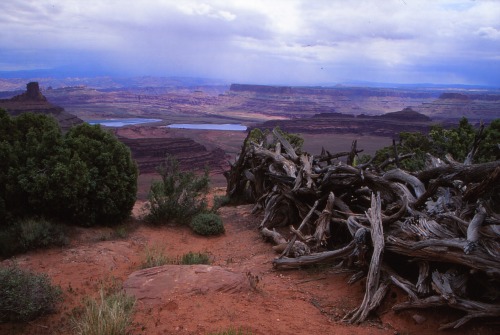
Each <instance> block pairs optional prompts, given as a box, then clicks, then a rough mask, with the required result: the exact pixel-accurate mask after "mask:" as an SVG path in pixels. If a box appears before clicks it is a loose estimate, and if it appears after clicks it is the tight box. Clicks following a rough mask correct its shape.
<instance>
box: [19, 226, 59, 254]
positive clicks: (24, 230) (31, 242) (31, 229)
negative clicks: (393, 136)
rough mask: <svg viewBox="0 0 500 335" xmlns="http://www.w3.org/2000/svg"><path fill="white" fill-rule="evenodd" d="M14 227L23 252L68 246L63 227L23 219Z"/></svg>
mask: <svg viewBox="0 0 500 335" xmlns="http://www.w3.org/2000/svg"><path fill="white" fill-rule="evenodd" d="M16 226H17V227H18V229H19V243H20V245H21V247H22V249H23V251H27V250H32V249H37V248H44V247H48V246H63V245H66V244H68V239H67V237H66V234H65V233H64V229H63V226H61V225H58V224H54V223H52V222H50V221H47V220H45V219H25V220H22V221H21V222H20V223H19V224H18V225H16Z"/></svg>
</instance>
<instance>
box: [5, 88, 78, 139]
mask: <svg viewBox="0 0 500 335" xmlns="http://www.w3.org/2000/svg"><path fill="white" fill-rule="evenodd" d="M0 108H3V109H5V110H6V111H7V113H9V114H10V115H12V116H17V115H20V114H22V113H36V114H46V115H51V116H53V117H54V118H55V119H56V120H57V122H58V123H59V126H60V127H61V129H62V130H63V131H67V130H68V129H69V128H71V127H72V126H74V125H77V124H80V123H83V120H81V119H79V118H78V117H76V116H75V115H73V114H70V113H68V112H66V111H65V110H64V108H62V107H59V106H56V105H53V104H51V103H49V102H48V101H47V98H46V97H45V96H43V94H42V93H41V92H40V87H39V85H38V83H37V82H31V83H28V84H27V85H26V92H25V93H22V94H19V95H16V96H15V97H13V98H11V99H0Z"/></svg>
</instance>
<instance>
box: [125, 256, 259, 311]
mask: <svg viewBox="0 0 500 335" xmlns="http://www.w3.org/2000/svg"><path fill="white" fill-rule="evenodd" d="M123 288H124V290H125V292H126V293H127V294H129V295H132V296H134V297H135V298H136V299H138V300H141V301H143V302H146V303H148V304H160V303H162V302H163V303H165V302H168V301H169V299H171V298H172V297H173V296H176V295H177V296H178V295H182V294H186V295H188V296H189V295H192V294H207V293H226V294H231V293H241V292H249V291H251V290H252V287H251V285H250V281H249V279H248V277H247V276H246V275H245V274H243V273H238V272H233V271H229V270H226V269H223V268H221V267H219V266H211V265H164V266H158V267H154V268H149V269H144V270H139V271H136V272H134V273H132V274H131V275H130V276H129V277H128V278H127V280H126V281H125V282H124V283H123Z"/></svg>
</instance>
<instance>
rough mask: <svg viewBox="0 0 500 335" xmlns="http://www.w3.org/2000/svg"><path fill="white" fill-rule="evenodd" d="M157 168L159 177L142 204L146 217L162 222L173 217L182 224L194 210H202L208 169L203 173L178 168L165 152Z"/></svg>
mask: <svg viewBox="0 0 500 335" xmlns="http://www.w3.org/2000/svg"><path fill="white" fill-rule="evenodd" d="M158 172H159V173H160V175H161V177H162V180H161V181H157V182H154V183H153V184H152V185H151V189H150V192H149V197H148V198H149V203H148V205H147V207H146V209H147V210H149V213H148V214H147V215H146V220H147V221H149V222H151V223H163V222H166V221H168V220H177V221H178V222H180V223H183V224H184V223H188V222H189V220H190V219H191V218H192V217H193V216H195V215H196V214H198V213H201V212H204V211H206V209H207V202H206V199H205V196H206V194H207V192H208V184H209V178H208V171H205V173H204V175H203V176H196V175H195V174H194V173H193V172H186V171H181V170H180V169H179V163H178V162H177V161H176V160H175V159H174V158H173V157H171V156H167V158H166V160H165V163H164V164H162V165H161V166H160V167H159V168H158Z"/></svg>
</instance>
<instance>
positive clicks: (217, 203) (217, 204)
mask: <svg viewBox="0 0 500 335" xmlns="http://www.w3.org/2000/svg"><path fill="white" fill-rule="evenodd" d="M230 203H231V199H230V198H229V197H228V196H227V195H220V196H219V195H218V196H215V197H214V204H213V206H212V209H211V212H213V213H217V211H218V210H219V208H221V207H223V206H226V205H228V204H230Z"/></svg>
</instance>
